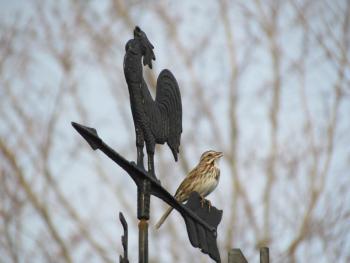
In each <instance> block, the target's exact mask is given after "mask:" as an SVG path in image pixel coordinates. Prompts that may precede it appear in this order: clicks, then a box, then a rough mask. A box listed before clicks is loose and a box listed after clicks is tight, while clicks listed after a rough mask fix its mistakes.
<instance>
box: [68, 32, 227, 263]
mask: <svg viewBox="0 0 350 263" xmlns="http://www.w3.org/2000/svg"><path fill="white" fill-rule="evenodd" d="M125 51H126V54H125V57H124V74H125V79H126V82H127V84H128V89H129V93H130V104H131V111H132V116H133V120H134V124H135V132H136V146H137V163H135V162H130V161H128V160H126V159H125V158H124V157H122V156H121V155H120V154H119V153H117V152H116V151H115V150H113V149H112V148H111V147H109V146H108V145H107V144H106V143H105V142H104V141H103V140H102V139H101V138H100V137H99V136H98V134H97V131H96V129H94V128H90V127H87V126H84V125H81V124H78V123H75V122H72V125H73V127H74V128H75V129H76V130H77V132H78V133H79V134H80V135H81V136H82V137H83V138H84V139H85V140H86V141H87V142H88V143H89V145H90V146H91V147H92V149H93V150H97V149H99V150H101V151H102V152H103V153H105V154H106V155H107V156H108V157H109V158H110V159H112V160H113V161H114V162H115V163H117V164H118V165H119V166H120V167H121V168H123V169H124V170H125V171H126V172H127V173H128V174H129V176H130V177H131V178H132V179H133V180H134V182H135V184H136V186H137V218H138V219H139V220H140V221H139V224H138V227H139V262H142V263H145V262H148V220H149V218H150V196H151V195H154V196H156V197H158V198H160V199H162V200H163V201H164V202H166V203H167V204H168V205H170V206H171V207H172V208H173V209H175V210H177V211H178V212H179V213H180V214H181V215H182V217H183V218H184V220H185V224H186V229H187V233H188V236H189V240H190V242H191V244H192V245H193V246H194V247H198V248H200V249H201V251H202V252H203V253H206V254H208V255H209V256H210V257H211V258H212V259H213V260H215V261H216V262H221V259H220V254H219V250H218V247H217V243H216V238H217V227H218V224H219V223H220V221H221V218H222V210H218V209H216V208H215V207H214V206H212V205H208V203H205V204H204V205H203V202H202V201H203V196H200V195H199V194H198V193H197V192H192V193H191V194H189V196H188V200H187V203H186V204H182V203H181V202H180V201H178V200H177V199H175V197H174V196H173V195H171V194H170V193H169V192H168V191H167V190H166V189H164V188H163V187H162V186H161V184H160V181H159V180H158V179H157V177H156V176H155V171H154V150H155V144H156V143H158V144H164V143H167V144H168V146H169V147H170V149H171V151H172V153H173V155H174V158H175V160H177V155H178V153H179V146H180V138H181V132H182V106H181V96H180V90H179V87H178V84H177V81H176V79H175V77H174V76H173V74H172V73H171V72H170V71H169V70H166V69H165V70H163V71H162V72H161V73H160V74H159V76H158V80H157V87H156V97H155V100H153V98H152V96H151V94H150V92H149V90H148V87H147V84H146V82H145V80H144V78H143V66H146V65H148V66H149V67H150V68H152V60H155V55H154V53H153V45H152V44H151V43H150V41H149V40H148V38H147V36H146V34H145V33H144V32H143V31H142V30H141V29H140V28H139V27H136V28H135V30H134V37H133V38H132V39H131V40H129V41H128V42H127V44H126V47H125ZM142 63H143V65H142ZM144 144H146V150H147V155H148V172H147V171H146V170H145V169H144V165H143V157H144V155H143V147H144ZM120 218H121V221H122V224H123V228H124V231H125V234H124V237H123V242H122V243H123V247H124V256H123V257H121V258H120V262H128V259H127V224H126V221H125V219H124V217H123V216H122V215H121V216H120Z"/></svg>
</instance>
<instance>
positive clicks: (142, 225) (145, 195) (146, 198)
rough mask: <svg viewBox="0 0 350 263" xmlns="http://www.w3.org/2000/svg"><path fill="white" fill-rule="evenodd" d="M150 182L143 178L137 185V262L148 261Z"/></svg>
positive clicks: (143, 262)
mask: <svg viewBox="0 0 350 263" xmlns="http://www.w3.org/2000/svg"><path fill="white" fill-rule="evenodd" d="M150 189H151V183H150V182H149V181H148V180H143V181H142V182H141V183H140V184H139V185H138V187H137V218H138V219H139V220H140V221H139V263H147V262H148V219H149V207H150V202H151V198H150Z"/></svg>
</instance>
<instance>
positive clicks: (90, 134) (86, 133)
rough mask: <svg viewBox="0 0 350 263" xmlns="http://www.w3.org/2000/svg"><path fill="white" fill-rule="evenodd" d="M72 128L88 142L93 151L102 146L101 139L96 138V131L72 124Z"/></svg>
mask: <svg viewBox="0 0 350 263" xmlns="http://www.w3.org/2000/svg"><path fill="white" fill-rule="evenodd" d="M72 126H73V127H74V129H76V131H77V132H79V134H80V135H81V136H82V137H83V138H84V139H85V140H86V141H87V142H88V144H89V145H90V146H91V148H92V149H93V150H96V149H98V148H99V147H100V146H101V144H102V139H101V138H100V137H99V136H98V134H97V131H96V129H94V128H90V127H87V126H84V125H81V124H79V123H76V122H72Z"/></svg>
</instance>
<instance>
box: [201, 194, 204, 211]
mask: <svg viewBox="0 0 350 263" xmlns="http://www.w3.org/2000/svg"><path fill="white" fill-rule="evenodd" d="M204 203H205V198H204V196H202V195H201V207H202V208H203V207H204Z"/></svg>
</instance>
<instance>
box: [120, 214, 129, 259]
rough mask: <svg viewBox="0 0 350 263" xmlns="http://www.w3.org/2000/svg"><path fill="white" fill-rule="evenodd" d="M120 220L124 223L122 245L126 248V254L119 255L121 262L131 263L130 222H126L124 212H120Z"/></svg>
mask: <svg viewBox="0 0 350 263" xmlns="http://www.w3.org/2000/svg"><path fill="white" fill-rule="evenodd" d="M119 220H120V222H121V223H122V226H123V229H124V235H123V236H122V245H123V250H124V255H123V256H122V255H120V256H119V263H129V259H128V223H127V222H126V220H125V218H124V215H123V213H122V212H120V213H119Z"/></svg>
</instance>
